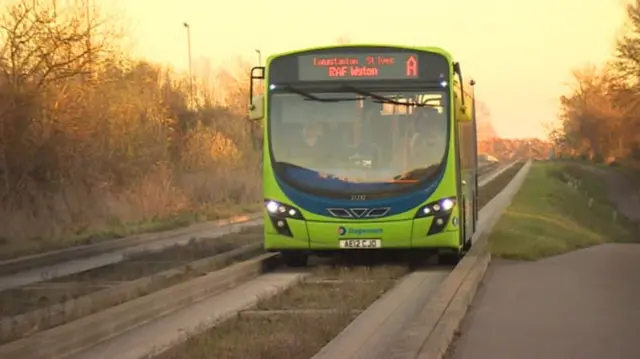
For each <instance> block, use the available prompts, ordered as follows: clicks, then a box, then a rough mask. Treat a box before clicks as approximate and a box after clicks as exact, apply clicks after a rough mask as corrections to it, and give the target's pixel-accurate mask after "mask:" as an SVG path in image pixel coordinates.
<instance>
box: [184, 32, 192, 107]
mask: <svg viewBox="0 0 640 359" xmlns="http://www.w3.org/2000/svg"><path fill="white" fill-rule="evenodd" d="M183 25H184V27H185V28H186V29H187V51H188V52H189V100H190V102H191V105H192V106H193V72H192V69H191V27H190V26H189V24H188V23H186V22H185V23H183Z"/></svg>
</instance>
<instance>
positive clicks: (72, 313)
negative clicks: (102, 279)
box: [0, 242, 263, 341]
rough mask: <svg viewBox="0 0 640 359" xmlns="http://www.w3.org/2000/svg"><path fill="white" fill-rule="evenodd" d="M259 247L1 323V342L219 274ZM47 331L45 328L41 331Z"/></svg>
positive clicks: (241, 249)
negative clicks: (212, 272) (179, 283)
mask: <svg viewBox="0 0 640 359" xmlns="http://www.w3.org/2000/svg"><path fill="white" fill-rule="evenodd" d="M262 249H263V245H262V243H261V242H260V243H251V244H247V245H245V246H242V247H239V248H235V249H232V250H230V251H228V252H224V253H221V254H218V255H215V256H212V257H208V258H203V259H200V260H197V261H194V262H191V263H188V264H183V265H180V266H179V267H176V268H172V269H169V270H165V271H162V272H159V273H156V274H153V275H150V276H147V277H143V278H139V279H136V280H133V281H131V282H124V283H122V284H118V285H116V286H114V287H111V288H107V289H103V290H100V291H97V292H93V293H90V294H87V295H84V296H82V297H79V298H76V299H72V300H68V301H66V302H63V303H59V304H55V305H52V306H50V307H46V308H39V309H36V310H34V311H31V312H28V313H24V314H20V315H15V316H12V317H4V318H2V319H0V338H1V339H0V340H2V341H6V340H12V339H13V338H20V337H24V336H25V335H26V334H31V333H34V332H38V331H40V330H46V329H48V328H52V327H55V326H58V325H62V324H65V323H68V322H71V321H73V320H76V319H79V318H82V317H84V316H87V315H90V314H92V313H95V312H98V311H100V310H104V309H107V308H111V307H113V306H116V305H118V304H121V303H124V302H126V301H129V300H132V299H135V298H138V297H141V296H143V295H146V294H149V293H152V292H155V291H158V290H160V289H163V288H166V287H168V286H171V285H174V284H175V282H176V281H179V280H181V279H182V280H185V279H186V278H185V277H187V276H191V277H193V276H197V275H200V274H202V273H207V272H210V271H213V270H218V269H220V268H222V267H224V266H227V265H229V264H231V263H232V262H233V261H235V260H243V259H246V258H247V257H250V256H256V255H259V254H260V253H261V252H262ZM45 326H46V327H48V328H44V327H45Z"/></svg>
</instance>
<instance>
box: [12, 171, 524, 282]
mask: <svg viewBox="0 0 640 359" xmlns="http://www.w3.org/2000/svg"><path fill="white" fill-rule="evenodd" d="M515 163H516V162H512V163H510V164H508V165H506V166H502V167H497V168H495V170H488V171H486V172H481V174H480V175H479V177H480V180H479V183H478V186H480V187H482V186H483V185H484V184H486V183H488V182H490V181H491V180H493V179H494V178H495V177H496V176H498V175H499V174H501V173H502V172H504V171H505V170H507V169H508V168H510V167H511V166H513V165H514V164H515ZM259 225H262V213H253V214H249V215H246V216H238V217H234V218H232V219H229V220H224V221H217V222H213V223H211V222H210V223H201V224H197V225H193V226H190V227H186V228H180V229H176V230H173V231H168V232H164V233H150V234H145V235H140V236H134V237H131V238H123V239H118V240H114V241H109V242H103V243H97V244H94V245H89V246H81V247H75V248H70V249H65V250H60V251H55V252H49V253H43V254H37V255H33V256H29V257H24V258H16V259H13V260H8V261H0V273H2V272H3V270H2V268H5V269H6V268H28V267H29V263H34V266H35V265H37V263H41V258H43V257H47V256H49V257H52V258H53V257H56V256H59V257H60V258H63V262H60V263H55V264H47V265H45V266H38V267H37V268H35V267H31V268H30V269H27V270H23V271H20V272H18V273H12V274H5V275H2V276H0V291H2V290H7V289H12V288H18V287H22V286H25V285H30V284H34V283H39V282H43V281H47V280H50V279H54V278H60V277H64V276H67V275H71V274H76V273H80V272H83V271H87V270H91V269H95V268H100V267H104V266H108V265H111V264H115V263H119V262H121V261H123V260H124V259H125V258H126V257H127V256H128V255H130V254H132V253H136V252H141V251H159V250H162V249H164V248H167V247H170V246H172V245H176V244H178V245H183V244H187V243H188V242H189V241H190V240H192V238H194V237H206V238H215V237H221V236H223V235H225V234H228V233H233V232H238V231H240V230H241V229H243V228H247V227H255V226H259ZM127 244H129V246H128V247H127ZM114 248H115V249H114ZM65 253H67V254H65ZM73 253H76V254H77V255H78V256H80V257H73V256H71V255H72V254H73ZM87 253H89V256H86V254H87ZM96 253H98V254H96ZM83 255H84V256H83ZM70 256H71V257H70ZM52 258H49V259H46V261H45V262H47V263H48V262H50V261H52V260H54V259H52ZM69 258H76V259H69Z"/></svg>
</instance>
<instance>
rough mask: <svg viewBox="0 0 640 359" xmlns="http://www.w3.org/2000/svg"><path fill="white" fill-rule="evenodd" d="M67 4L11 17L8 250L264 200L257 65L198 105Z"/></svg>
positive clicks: (220, 79) (228, 75)
mask: <svg viewBox="0 0 640 359" xmlns="http://www.w3.org/2000/svg"><path fill="white" fill-rule="evenodd" d="M85 1H87V0H85ZM66 3H67V4H65V5H64V6H61V5H60V4H58V3H57V2H56V1H55V0H51V1H49V2H47V1H33V0H19V1H14V2H12V3H11V4H8V5H3V6H2V8H0V245H1V244H2V243H7V242H13V241H17V240H20V241H24V243H27V244H25V245H26V246H29V245H39V244H38V243H39V242H42V241H46V239H49V238H57V237H61V236H70V235H78V234H79V233H83V232H87V231H90V230H92V229H93V228H98V227H104V226H112V227H113V226H116V227H117V226H121V225H123V224H124V223H129V222H136V221H145V220H152V219H154V218H160V217H167V216H169V217H170V216H179V215H184V213H195V212H198V211H200V212H202V211H201V210H202V208H203V207H206V208H209V209H210V210H209V212H207V213H209V215H211V216H216V215H218V214H220V213H218V212H220V211H219V210H218V209H219V208H225V206H226V207H228V206H231V204H235V203H239V204H251V203H256V202H257V201H259V199H260V186H261V184H260V176H259V161H260V155H259V153H260V151H259V149H258V148H257V146H258V143H259V141H260V138H259V137H260V135H261V133H260V129H259V128H256V126H259V124H255V123H251V122H249V121H245V116H246V115H245V114H246V111H247V108H246V102H247V101H246V98H247V87H248V86H247V81H248V79H247V75H246V74H247V73H248V67H249V64H247V63H246V62H243V61H239V62H238V71H237V73H234V72H229V71H220V72H218V73H217V74H215V76H209V79H205V78H197V79H196V80H195V84H194V88H195V90H194V91H193V92H192V91H190V86H189V77H188V76H186V75H183V74H181V73H179V72H176V71H174V70H172V69H170V68H168V67H166V66H161V65H159V64H154V63H151V62H148V61H141V60H139V59H136V58H133V57H132V56H130V55H129V54H128V53H127V51H126V48H125V46H124V45H123V43H122V41H121V39H122V38H123V36H124V33H123V32H122V31H118V28H119V27H120V26H119V24H118V22H117V21H115V20H114V18H113V17H110V16H107V15H104V14H101V13H100V12H99V11H98V9H95V8H94V11H92V12H91V13H88V12H87V11H86V10H85V9H87V7H86V6H85V5H86V4H84V3H83V2H82V1H76V2H75V3H74V5H68V3H71V2H66ZM192 95H193V96H192ZM214 207H215V209H214ZM205 212H206V211H205ZM220 215H222V214H220ZM29 243H31V244H29ZM0 250H1V247H0Z"/></svg>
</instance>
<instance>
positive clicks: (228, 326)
mask: <svg viewBox="0 0 640 359" xmlns="http://www.w3.org/2000/svg"><path fill="white" fill-rule="evenodd" d="M407 273H408V268H407V267H406V266H380V267H372V268H371V267H351V268H348V267H343V268H335V269H334V268H330V267H319V268H317V269H315V272H314V275H313V276H312V277H310V278H309V279H307V280H306V281H303V282H302V283H300V284H299V285H297V286H294V287H291V288H289V289H288V290H286V291H284V292H282V293H280V294H279V295H276V296H275V297H272V298H265V299H263V300H261V301H260V302H259V303H258V304H257V305H256V307H255V310H254V311H251V312H245V313H239V314H238V315H237V316H236V317H234V318H232V319H230V320H228V321H226V322H224V323H222V324H221V325H219V326H217V327H214V328H213V329H211V330H208V331H206V332H205V333H203V334H201V335H196V336H192V337H190V338H189V339H187V341H186V342H184V343H182V344H180V345H178V346H176V347H174V348H171V349H170V350H169V351H167V352H164V353H162V354H160V355H159V356H157V357H156V358H161V359H187V358H188V359H209V358H216V359H249V358H261V359H290V358H310V357H311V356H313V355H314V354H315V353H316V352H318V351H319V350H320V349H321V348H322V347H323V346H324V345H326V344H327V343H328V342H329V341H331V339H333V338H334V337H335V336H336V335H337V334H338V333H340V331H342V329H344V328H345V327H346V326H347V325H348V324H349V323H350V322H351V321H353V320H354V319H355V317H356V316H357V315H358V313H357V311H358V310H364V309H365V308H366V307H368V306H369V305H371V304H372V303H373V302H374V301H375V300H376V299H378V298H379V297H380V296H381V295H382V294H384V293H385V292H386V291H387V290H389V289H390V288H391V287H393V285H394V284H395V281H396V280H397V279H398V278H401V277H403V276H404V275H406V274H407ZM328 278H331V279H332V281H331V282H323V280H326V279H328ZM322 309H327V310H328V311H322ZM309 310H311V311H309ZM269 311H278V312H277V314H274V312H272V313H271V314H270V313H269ZM302 311H304V312H302ZM263 312H264V314H270V315H261V314H262V313H263Z"/></svg>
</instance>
